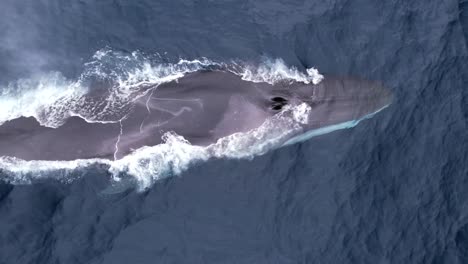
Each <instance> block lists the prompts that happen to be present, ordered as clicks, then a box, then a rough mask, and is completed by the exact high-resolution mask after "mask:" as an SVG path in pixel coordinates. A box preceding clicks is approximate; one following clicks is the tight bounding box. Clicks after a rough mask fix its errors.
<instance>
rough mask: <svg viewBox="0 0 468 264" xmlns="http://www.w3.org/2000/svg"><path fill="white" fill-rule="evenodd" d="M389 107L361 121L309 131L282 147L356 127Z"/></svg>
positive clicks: (360, 119)
mask: <svg viewBox="0 0 468 264" xmlns="http://www.w3.org/2000/svg"><path fill="white" fill-rule="evenodd" d="M389 105H390V104H388V105H385V106H384V107H382V108H380V109H378V110H377V111H375V112H372V113H370V114H367V115H365V116H363V117H361V118H359V119H356V120H350V121H346V122H343V123H338V124H334V125H330V126H325V127H321V128H317V129H313V130H309V131H307V132H305V133H303V134H300V135H298V136H295V137H293V138H290V139H289V140H288V141H286V142H285V143H283V145H282V146H288V145H292V144H296V143H299V142H303V141H306V140H309V139H311V138H313V137H316V136H320V135H324V134H328V133H331V132H333V131H336V130H341V129H346V128H352V127H355V126H356V125H357V124H359V122H361V121H362V120H365V119H369V118H372V117H373V116H374V115H376V114H377V113H378V112H380V111H382V110H383V109H385V108H387V107H388V106H389Z"/></svg>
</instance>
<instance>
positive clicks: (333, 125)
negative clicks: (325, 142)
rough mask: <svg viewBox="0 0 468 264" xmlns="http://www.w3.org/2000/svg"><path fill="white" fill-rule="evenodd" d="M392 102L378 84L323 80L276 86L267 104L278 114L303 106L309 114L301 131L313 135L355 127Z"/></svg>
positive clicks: (387, 93) (347, 79)
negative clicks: (290, 107) (286, 109)
mask: <svg viewBox="0 0 468 264" xmlns="http://www.w3.org/2000/svg"><path fill="white" fill-rule="evenodd" d="M391 101H392V94H391V93H390V91H389V90H388V89H386V88H385V87H384V86H383V85H382V84H381V83H380V82H377V81H369V80H362V79H357V78H337V77H325V78H324V79H323V80H322V81H321V82H320V83H318V84H304V83H294V84H291V85H288V86H286V85H275V86H274V89H273V90H272V93H271V95H270V98H269V102H268V105H269V108H270V111H272V112H280V111H283V109H285V108H286V107H289V106H298V105H300V104H306V105H307V106H308V109H309V111H307V116H306V117H305V118H306V120H305V122H303V130H304V132H306V133H309V135H315V134H324V133H327V132H330V131H333V130H337V129H340V128H346V127H351V126H354V125H356V124H357V123H358V122H359V121H360V120H362V119H365V118H369V117H371V116H372V115H374V114H375V113H377V112H379V111H380V110H382V109H383V108H385V107H387V106H388V105H389V104H390V103H391ZM310 131H312V132H310ZM290 142H292V140H290Z"/></svg>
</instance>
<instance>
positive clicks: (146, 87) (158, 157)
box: [0, 49, 323, 189]
mask: <svg viewBox="0 0 468 264" xmlns="http://www.w3.org/2000/svg"><path fill="white" fill-rule="evenodd" d="M199 70H223V71H230V72H233V73H235V74H237V75H239V76H241V78H242V79H244V80H246V81H252V82H267V83H276V82H280V81H291V82H304V83H318V82H320V80H321V79H322V78H323V76H322V75H320V74H319V73H318V71H317V70H316V69H313V68H311V69H307V72H306V73H303V72H301V71H299V70H298V69H296V68H294V67H287V66H286V65H285V64H284V62H283V61H281V60H265V61H264V62H263V63H261V64H259V65H256V66H254V65H250V64H247V63H240V62H231V63H220V62H215V61H212V60H209V59H206V58H202V59H197V60H185V59H180V60H179V61H178V62H175V63H167V62H162V60H158V59H156V60H152V59H151V58H149V57H146V56H144V55H142V54H141V53H139V52H134V53H131V54H125V53H120V52H115V51H112V50H110V49H104V50H100V51H98V52H96V54H95V55H94V56H93V59H92V60H91V61H90V62H88V63H86V64H85V70H84V72H83V73H82V74H81V75H80V76H79V78H78V79H77V80H67V79H66V78H64V77H63V76H62V75H61V74H60V73H48V74H43V75H38V76H37V77H36V76H35V77H32V78H30V79H24V80H18V81H17V82H15V83H12V84H10V85H9V86H8V87H4V88H2V90H1V96H0V105H1V110H2V111H1V112H0V124H2V123H4V122H6V121H9V120H13V119H16V118H19V117H34V118H36V119H37V120H38V121H39V122H40V124H41V125H43V126H48V127H58V126H60V125H62V124H63V123H64V122H65V120H66V119H67V118H69V117H71V116H80V117H82V118H83V119H85V120H86V121H88V122H103V123H105V122H120V120H121V119H122V118H123V117H125V115H126V114H128V111H130V106H131V104H132V102H134V101H135V100H137V99H138V98H140V97H141V96H144V95H146V94H147V93H148V92H150V91H152V89H153V88H154V87H157V86H158V85H160V84H162V83H166V82H170V81H174V80H177V79H178V78H181V77H183V76H184V75H186V74H187V73H191V72H195V71H199ZM96 89H97V90H98V92H96ZM96 94H99V96H96ZM309 112H310V107H309V106H307V105H306V104H302V105H296V106H291V107H286V108H285V109H284V110H283V111H281V112H280V113H279V114H277V115H275V116H273V117H272V118H270V119H267V120H266V121H265V122H264V123H263V124H262V125H261V126H260V127H258V128H256V129H254V130H252V131H249V132H246V133H236V134H233V135H230V136H228V137H225V138H221V139H219V140H218V141H217V142H216V143H214V144H212V145H209V146H206V147H201V146H194V145H191V144H190V143H189V142H188V141H187V140H185V139H184V138H183V137H182V136H180V135H177V134H174V133H166V134H165V135H164V136H163V139H164V143H162V144H159V145H156V146H147V147H142V148H140V149H137V150H135V151H134V152H133V153H131V154H129V155H127V156H125V157H123V158H121V159H119V160H114V161H110V160H106V159H85V160H73V161H42V160H33V161H25V160H21V159H17V158H14V157H0V175H1V176H3V179H5V180H7V181H9V182H11V183H14V184H26V183H31V182H34V181H35V180H38V179H44V178H51V177H53V178H56V179H59V180H62V181H70V180H72V179H73V177H74V176H73V175H76V172H77V170H82V169H86V168H90V167H93V166H101V167H102V166H103V167H104V168H106V169H107V170H108V171H109V172H110V173H111V174H112V176H113V178H114V179H115V180H116V181H119V180H120V179H122V177H127V176H130V177H132V178H133V179H134V180H135V182H137V186H138V187H139V188H140V189H144V188H146V187H148V186H151V184H152V183H154V182H155V181H156V180H158V179H161V178H163V177H167V176H169V175H174V174H179V173H181V172H182V171H183V170H186V169H187V168H188V167H189V166H190V164H192V163H194V162H200V161H204V160H207V159H209V158H213V157H215V158H251V157H254V156H255V155H261V154H263V153H265V152H267V151H269V150H271V149H273V148H275V147H279V146H281V144H282V143H284V142H285V140H286V139H287V138H288V137H290V135H291V134H297V133H298V132H299V130H301V125H300V124H301V123H303V122H305V120H307V115H308V114H309Z"/></svg>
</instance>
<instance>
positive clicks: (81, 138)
mask: <svg viewBox="0 0 468 264" xmlns="http://www.w3.org/2000/svg"><path fill="white" fill-rule="evenodd" d="M391 100H392V94H391V93H390V91H389V90H388V89H387V88H385V87H384V86H383V85H382V84H381V83H380V82H378V81H370V80H364V79H359V78H354V77H336V76H325V78H324V79H323V80H321V81H320V82H319V83H318V84H313V83H303V82H297V81H287V80H285V81H280V82H277V83H273V84H272V83H267V82H253V81H248V80H244V79H243V78H242V77H241V76H239V75H237V74H234V73H232V72H228V71H216V70H211V71H210V70H203V71H197V72H192V73H188V74H186V75H185V76H183V77H181V78H179V79H177V80H174V81H171V82H167V83H163V84H159V85H157V86H154V87H149V88H147V90H146V92H145V93H144V95H142V96H140V97H138V98H137V99H136V100H134V101H133V102H132V104H131V108H130V109H129V111H128V113H126V114H125V116H123V117H120V116H119V117H117V116H116V117H115V119H114V120H112V118H111V119H110V120H107V121H106V120H105V121H90V120H86V118H83V117H80V116H70V117H68V118H67V119H66V120H65V122H64V123H63V124H62V125H60V126H58V127H47V126H43V125H41V124H40V123H39V122H38V121H37V120H36V119H35V118H34V117H20V118H16V119H13V120H9V121H6V122H4V123H3V124H1V125H0V156H7V157H15V158H19V159H22V160H75V159H92V158H103V159H109V160H118V159H121V158H122V157H124V156H125V155H128V154H129V153H131V152H133V151H135V150H137V149H139V148H141V147H144V146H155V145H158V144H161V143H162V142H163V138H164V137H163V135H164V134H165V133H167V132H173V133H176V134H177V135H180V136H183V138H184V139H186V140H187V141H188V142H190V144H193V145H198V146H208V145H210V144H213V143H215V142H217V141H218V140H219V139H221V138H224V137H227V136H230V135H233V134H235V133H246V132H248V131H251V130H253V129H256V128H258V127H260V126H261V125H262V124H263V123H264V122H265V120H267V119H269V118H271V117H273V116H275V115H278V114H279V113H281V112H282V111H283V110H284V109H285V108H287V107H291V106H297V105H300V104H306V105H307V106H308V107H309V109H310V113H309V114H308V115H307V117H306V119H307V120H306V122H303V123H301V126H303V127H302V129H301V131H302V132H304V131H313V130H317V129H320V128H323V127H328V126H333V125H337V124H341V123H344V122H348V121H352V120H359V119H361V118H363V117H365V116H368V115H371V114H373V113H375V112H377V111H379V110H380V109H382V108H383V107H385V106H387V105H389V104H390V103H391ZM0 110H1V106H0ZM278 125H280V124H278ZM272 129H275V128H274V127H273V128H272ZM293 136H298V135H291V137H293Z"/></svg>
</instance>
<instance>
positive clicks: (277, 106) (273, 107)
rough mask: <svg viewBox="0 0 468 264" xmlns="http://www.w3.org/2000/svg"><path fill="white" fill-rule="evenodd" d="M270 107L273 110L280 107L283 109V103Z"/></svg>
mask: <svg viewBox="0 0 468 264" xmlns="http://www.w3.org/2000/svg"><path fill="white" fill-rule="evenodd" d="M271 109H273V110H281V109H283V105H280V104H277V105H273V106H272V107H271Z"/></svg>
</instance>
